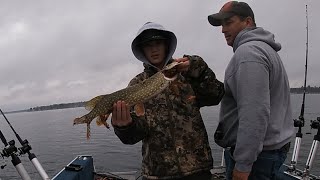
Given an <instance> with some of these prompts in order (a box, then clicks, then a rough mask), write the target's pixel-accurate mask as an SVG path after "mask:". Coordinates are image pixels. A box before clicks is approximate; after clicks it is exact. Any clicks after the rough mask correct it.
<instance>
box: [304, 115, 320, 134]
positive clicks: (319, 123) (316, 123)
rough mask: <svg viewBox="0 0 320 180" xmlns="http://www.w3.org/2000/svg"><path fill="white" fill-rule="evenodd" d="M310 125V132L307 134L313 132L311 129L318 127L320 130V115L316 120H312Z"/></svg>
mask: <svg viewBox="0 0 320 180" xmlns="http://www.w3.org/2000/svg"><path fill="white" fill-rule="evenodd" d="M310 127H311V128H310V132H307V133H306V134H311V129H318V131H320V117H317V119H316V120H311V121H310Z"/></svg>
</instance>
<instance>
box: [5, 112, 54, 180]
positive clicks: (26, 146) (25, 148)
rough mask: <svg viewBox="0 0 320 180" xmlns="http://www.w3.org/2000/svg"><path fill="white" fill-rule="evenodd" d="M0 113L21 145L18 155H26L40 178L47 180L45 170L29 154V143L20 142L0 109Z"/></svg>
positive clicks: (31, 154)
mask: <svg viewBox="0 0 320 180" xmlns="http://www.w3.org/2000/svg"><path fill="white" fill-rule="evenodd" d="M0 112H1V114H2V116H3V117H4V119H5V120H6V121H7V123H8V124H9V126H10V128H11V129H12V131H13V132H14V134H15V136H16V137H17V139H18V140H19V142H20V144H21V146H22V147H21V148H19V151H20V154H26V153H28V157H29V160H30V161H31V162H32V164H33V166H34V167H35V168H36V169H37V171H38V173H39V174H40V176H41V177H42V179H43V180H49V176H48V175H47V173H46V172H45V170H44V169H43V167H42V166H41V164H40V162H39V161H38V159H37V157H36V155H35V154H34V153H31V152H30V150H31V149H32V148H31V146H30V145H29V142H28V140H27V139H25V140H22V139H21V137H20V136H19V134H18V133H17V132H16V131H15V130H14V128H13V127H12V125H11V124H10V122H9V120H8V119H7V117H6V116H5V115H4V113H3V112H2V110H1V109H0Z"/></svg>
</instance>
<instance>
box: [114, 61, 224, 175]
mask: <svg viewBox="0 0 320 180" xmlns="http://www.w3.org/2000/svg"><path fill="white" fill-rule="evenodd" d="M187 57H188V58H189V60H190V68H189V70H188V72H186V73H185V74H179V75H178V78H177V80H175V82H174V83H172V84H171V85H170V86H169V87H168V88H166V89H165V90H164V91H163V92H162V93H160V94H158V95H157V96H155V97H154V98H152V99H150V100H149V101H147V102H145V103H144V107H145V115H144V116H140V117H138V116H136V115H135V113H134V112H133V111H134V110H133V111H132V112H131V117H132V120H133V123H132V124H131V125H130V126H128V127H124V128H117V127H115V129H114V130H115V133H116V135H117V136H118V137H119V139H120V140H121V141H122V142H123V143H124V144H135V143H137V142H139V141H141V140H142V169H141V171H142V174H143V175H144V176H145V177H146V178H148V179H168V178H180V177H184V176H186V175H190V174H193V173H197V172H200V171H204V170H210V169H212V167H213V160H212V155H211V148H210V146H209V142H208V136H207V132H206V129H205V126H204V123H203V120H202V117H201V114H200V107H203V106H211V105H217V104H219V102H220V100H221V98H222V96H223V94H224V88H223V83H221V82H220V81H218V80H217V79H216V77H215V74H214V72H213V71H212V70H211V69H210V68H209V67H208V66H207V64H206V63H205V62H204V61H203V59H202V58H201V57H199V56H187ZM144 66H145V70H144V72H142V73H140V74H138V75H137V76H136V77H135V78H134V79H132V80H131V81H130V83H129V86H130V85H134V84H136V83H139V82H141V81H143V80H145V79H147V78H149V77H150V76H152V75H153V74H155V73H156V72H157V70H156V69H155V68H154V67H152V66H150V65H147V64H144Z"/></svg>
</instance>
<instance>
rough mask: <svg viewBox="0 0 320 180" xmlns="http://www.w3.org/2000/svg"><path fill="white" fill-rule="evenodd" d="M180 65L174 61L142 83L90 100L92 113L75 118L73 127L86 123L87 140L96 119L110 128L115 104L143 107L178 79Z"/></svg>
mask: <svg viewBox="0 0 320 180" xmlns="http://www.w3.org/2000/svg"><path fill="white" fill-rule="evenodd" d="M178 64H180V62H175V61H174V62H173V63H171V64H168V65H167V66H166V67H165V68H164V69H162V70H161V71H159V72H157V73H156V74H154V75H153V76H151V77H150V78H148V79H146V80H144V81H142V82H141V83H138V84H135V85H133V86H129V87H127V88H124V89H121V90H118V91H116V92H113V93H111V94H106V95H100V96H97V97H95V98H93V99H91V100H89V101H88V102H87V103H86V105H85V108H86V109H87V110H90V112H89V113H88V114H86V115H84V116H82V117H79V118H75V119H74V121H73V125H76V124H84V123H86V124H87V139H89V138H90V123H91V121H92V120H93V119H94V118H97V121H96V122H97V125H105V126H106V127H107V128H109V125H108V124H107V122H106V120H107V119H108V117H109V115H110V114H111V113H112V110H113V104H114V103H116V102H117V101H120V100H121V101H125V102H126V103H128V104H129V106H132V105H141V104H142V103H143V102H145V101H147V100H149V99H150V98H152V97H154V96H155V95H157V94H159V93H160V92H162V91H163V90H164V89H165V88H167V87H168V86H169V84H170V82H172V81H174V80H175V79H176V77H177V73H178V72H177V68H176V66H177V65H178Z"/></svg>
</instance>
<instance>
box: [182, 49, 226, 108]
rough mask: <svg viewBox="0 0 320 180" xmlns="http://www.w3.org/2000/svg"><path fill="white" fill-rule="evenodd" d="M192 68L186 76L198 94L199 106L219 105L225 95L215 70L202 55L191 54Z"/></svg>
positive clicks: (189, 57)
mask: <svg viewBox="0 0 320 180" xmlns="http://www.w3.org/2000/svg"><path fill="white" fill-rule="evenodd" d="M184 57H188V59H189V60H190V68H189V70H188V71H187V72H186V73H184V74H183V75H184V77H185V78H186V79H187V81H188V82H189V83H190V84H191V86H192V89H193V91H194V92H195V94H196V99H197V103H198V106H199V107H203V106H211V105H217V104H219V103H220V101H221V99H222V97H223V95H224V86H223V83H222V82H220V81H219V80H217V79H216V75H215V74H214V72H213V71H212V70H211V69H210V68H209V67H208V65H207V63H206V62H205V61H204V60H203V59H202V58H201V57H200V56H196V55H193V56H189V55H184Z"/></svg>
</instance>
